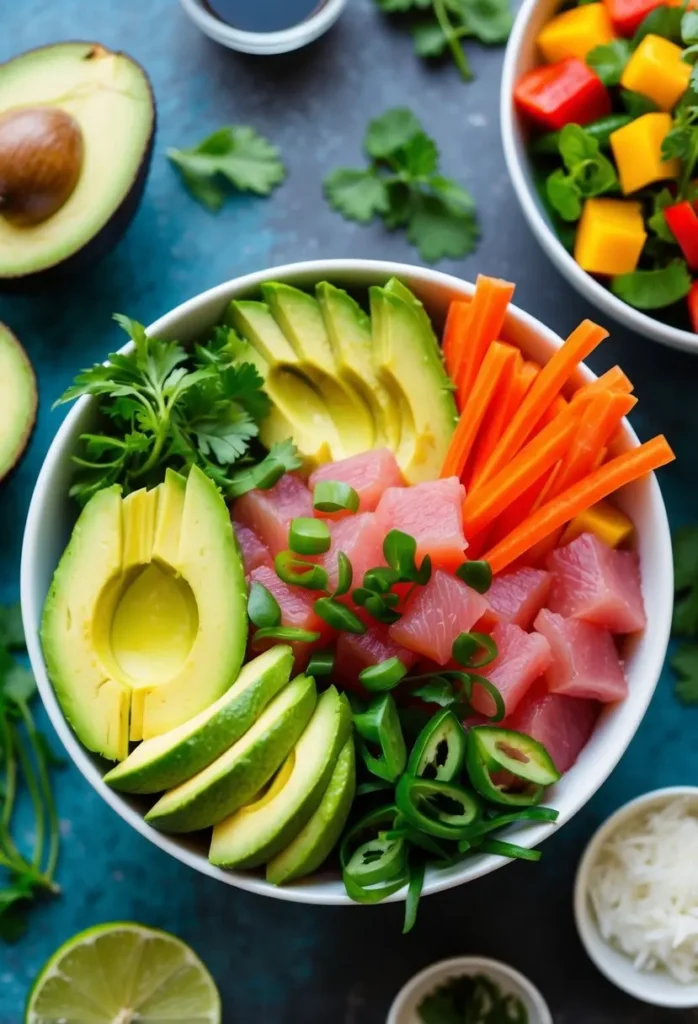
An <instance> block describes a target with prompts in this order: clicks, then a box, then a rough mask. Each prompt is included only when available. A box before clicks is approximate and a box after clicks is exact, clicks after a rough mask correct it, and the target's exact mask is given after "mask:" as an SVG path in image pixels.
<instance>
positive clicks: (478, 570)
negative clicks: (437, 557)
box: [456, 561, 492, 594]
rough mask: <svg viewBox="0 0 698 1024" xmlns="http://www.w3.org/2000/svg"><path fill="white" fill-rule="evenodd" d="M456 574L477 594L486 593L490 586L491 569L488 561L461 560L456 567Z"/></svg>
mask: <svg viewBox="0 0 698 1024" xmlns="http://www.w3.org/2000/svg"><path fill="white" fill-rule="evenodd" d="M456 576H458V577H459V579H462V580H463V582H464V583H467V584H468V586H469V587H472V588H473V590H477V592H478V594H486V593H487V591H488V590H489V589H490V587H491V586H492V569H491V567H490V563H489V562H483V561H477V562H463V564H462V565H459V566H458V568H457V569H456Z"/></svg>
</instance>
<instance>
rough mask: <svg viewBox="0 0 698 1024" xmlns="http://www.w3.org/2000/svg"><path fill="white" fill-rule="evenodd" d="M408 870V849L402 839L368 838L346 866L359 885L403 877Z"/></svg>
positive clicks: (346, 871) (346, 870)
mask: <svg viewBox="0 0 698 1024" xmlns="http://www.w3.org/2000/svg"><path fill="white" fill-rule="evenodd" d="M406 870H407V850H406V849H405V844H404V842H403V841H402V839H381V838H380V837H379V836H376V837H375V838H374V839H367V840H366V842H365V843H362V844H361V845H360V846H357V847H356V849H355V850H354V852H353V853H352V855H351V857H350V858H349V860H348V861H347V863H346V865H345V867H344V873H345V874H347V875H349V876H350V878H352V879H353V880H354V881H355V882H358V883H359V885H362V886H365V885H375V884H376V883H377V882H392V881H393V879H395V878H403V877H404V875H405V872H406Z"/></svg>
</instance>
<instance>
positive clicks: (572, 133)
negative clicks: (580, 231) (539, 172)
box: [545, 124, 618, 221]
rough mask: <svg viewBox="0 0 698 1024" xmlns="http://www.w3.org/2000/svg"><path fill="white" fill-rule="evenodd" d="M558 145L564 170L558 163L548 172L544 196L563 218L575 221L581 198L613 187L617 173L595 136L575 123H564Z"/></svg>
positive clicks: (601, 193) (599, 193)
mask: <svg viewBox="0 0 698 1024" xmlns="http://www.w3.org/2000/svg"><path fill="white" fill-rule="evenodd" d="M558 149H559V151H560V156H561V157H562V162H563V163H564V165H565V167H566V169H567V173H565V172H564V171H563V170H562V169H561V168H559V167H558V168H557V169H556V170H555V171H553V172H552V174H550V175H549V176H548V178H547V180H546V183H545V191H546V197H547V199H548V202H549V203H550V205H551V206H552V207H553V209H554V210H555V211H556V213H558V214H559V216H560V217H562V219H563V220H565V221H575V220H578V219H579V217H580V216H581V213H582V200H583V199H588V198H590V197H591V196H598V195H603V193H605V192H609V191H611V190H613V189H614V188H616V187H617V185H618V177H617V175H616V171H615V168H614V166H613V164H612V163H611V161H610V160H609V159H608V158H607V157H606V156H604V154H603V153H602V152H601V148H600V146H599V143H598V140H597V139H595V138H593V136H591V135H590V134H589V133H588V132H586V131H584V129H583V128H580V126H579V125H578V124H567V125H565V127H564V128H563V129H562V131H561V132H560V137H559V139H558Z"/></svg>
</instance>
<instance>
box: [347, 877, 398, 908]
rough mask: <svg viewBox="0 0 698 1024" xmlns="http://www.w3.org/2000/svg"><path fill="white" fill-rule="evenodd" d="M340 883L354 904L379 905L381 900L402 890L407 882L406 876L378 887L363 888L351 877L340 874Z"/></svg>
mask: <svg viewBox="0 0 698 1024" xmlns="http://www.w3.org/2000/svg"><path fill="white" fill-rule="evenodd" d="M342 881H343V882H344V888H345V889H346V892H347V896H348V897H349V899H350V900H353V901H354V903H380V902H381V901H382V900H385V899H387V898H388V896H392V895H393V893H394V892H398V891H399V890H400V889H403V888H404V887H405V886H406V885H407V882H408V881H409V879H408V876H407V874H405V875H404V877H402V878H396V879H395V880H394V881H392V882H383V883H381V884H379V885H372V886H363V885H360V884H359V883H358V882H356V881H354V879H353V878H352V877H351V875H347V874H346V873H343V874H342Z"/></svg>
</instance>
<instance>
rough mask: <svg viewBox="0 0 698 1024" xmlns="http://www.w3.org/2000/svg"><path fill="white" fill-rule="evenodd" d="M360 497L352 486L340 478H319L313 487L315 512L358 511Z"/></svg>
mask: <svg viewBox="0 0 698 1024" xmlns="http://www.w3.org/2000/svg"><path fill="white" fill-rule="evenodd" d="M359 504H360V498H359V495H358V494H357V492H356V491H355V490H354V488H353V487H350V486H349V484H345V483H343V482H342V481H341V480H321V481H320V482H319V483H316V484H315V487H314V488H313V508H314V509H315V510H316V511H317V512H358V510H359Z"/></svg>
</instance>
